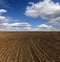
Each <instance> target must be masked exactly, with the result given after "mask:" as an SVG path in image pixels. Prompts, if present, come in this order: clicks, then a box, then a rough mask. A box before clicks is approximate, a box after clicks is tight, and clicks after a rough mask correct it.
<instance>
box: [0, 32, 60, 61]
mask: <svg viewBox="0 0 60 62" xmlns="http://www.w3.org/2000/svg"><path fill="white" fill-rule="evenodd" d="M0 62H60V32H0Z"/></svg>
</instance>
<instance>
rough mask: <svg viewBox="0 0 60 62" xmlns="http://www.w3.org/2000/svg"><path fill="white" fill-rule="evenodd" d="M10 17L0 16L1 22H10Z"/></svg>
mask: <svg viewBox="0 0 60 62" xmlns="http://www.w3.org/2000/svg"><path fill="white" fill-rule="evenodd" d="M8 21H9V18H7V17H5V16H0V22H8Z"/></svg>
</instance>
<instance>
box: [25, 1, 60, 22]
mask: <svg viewBox="0 0 60 62" xmlns="http://www.w3.org/2000/svg"><path fill="white" fill-rule="evenodd" d="M30 4H31V6H27V8H26V12H25V15H26V16H30V17H42V18H43V19H46V20H49V21H50V22H53V23H56V22H57V23H59V21H60V4H59V3H58V2H57V3H54V2H53V1H52V0H44V1H42V2H38V3H33V2H31V3H30Z"/></svg>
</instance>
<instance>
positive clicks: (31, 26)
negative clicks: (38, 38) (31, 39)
mask: <svg viewBox="0 0 60 62" xmlns="http://www.w3.org/2000/svg"><path fill="white" fill-rule="evenodd" d="M59 19H60V1H59V0H0V30H3V31H5V30H8V31H16V30H17V31H55V30H58V31H59V30H60V20H59Z"/></svg>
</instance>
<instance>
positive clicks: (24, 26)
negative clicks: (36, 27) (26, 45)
mask: <svg viewBox="0 0 60 62" xmlns="http://www.w3.org/2000/svg"><path fill="white" fill-rule="evenodd" d="M0 26H1V27H3V28H2V29H1V30H2V31H3V30H4V31H29V30H31V25H30V24H29V23H27V22H15V23H2V24H0Z"/></svg>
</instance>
